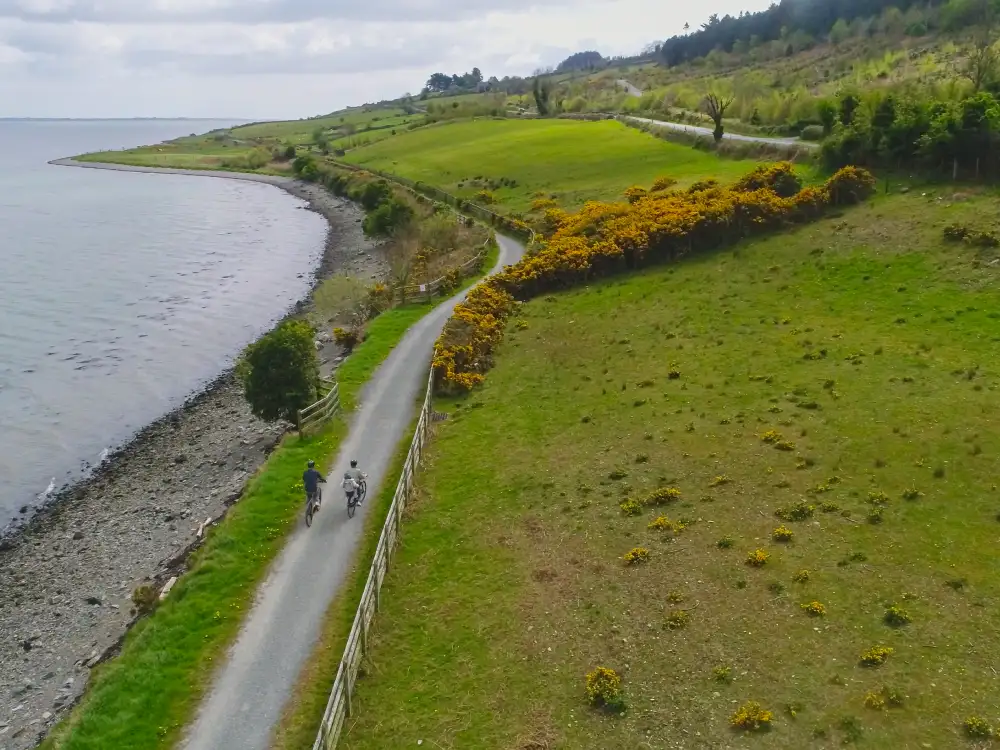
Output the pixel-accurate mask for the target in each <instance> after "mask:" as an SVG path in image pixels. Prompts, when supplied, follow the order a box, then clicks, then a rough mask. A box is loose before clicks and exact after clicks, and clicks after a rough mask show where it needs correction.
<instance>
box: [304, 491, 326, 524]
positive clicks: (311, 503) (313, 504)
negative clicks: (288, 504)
mask: <svg viewBox="0 0 1000 750" xmlns="http://www.w3.org/2000/svg"><path fill="white" fill-rule="evenodd" d="M322 499H323V491H322V490H321V489H320V488H319V487H317V488H316V491H315V492H310V493H308V495H307V496H306V526H307V527H308V526H312V524H313V516H314V515H315V514H316V508H317V507H318V506H319V504H320V501H321V500H322Z"/></svg>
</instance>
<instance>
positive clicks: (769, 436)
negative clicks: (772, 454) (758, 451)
mask: <svg viewBox="0 0 1000 750" xmlns="http://www.w3.org/2000/svg"><path fill="white" fill-rule="evenodd" d="M760 439H761V440H763V441H764V442H765V443H768V444H769V445H774V444H775V443H777V442H780V441H782V440H784V439H785V436H784V435H782V434H781V433H780V432H778V431H777V430H768V431H767V432H763V433H761V436H760Z"/></svg>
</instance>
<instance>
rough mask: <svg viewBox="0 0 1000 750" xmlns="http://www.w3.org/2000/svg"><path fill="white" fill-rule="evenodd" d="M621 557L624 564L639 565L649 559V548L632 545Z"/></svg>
mask: <svg viewBox="0 0 1000 750" xmlns="http://www.w3.org/2000/svg"><path fill="white" fill-rule="evenodd" d="M622 559H623V560H624V561H625V564H626V565H641V564H642V563H644V562H648V561H649V550H648V549H646V548H645V547H633V548H632V549H630V550H629V551H628V552H626V553H625V554H624V556H623V557H622Z"/></svg>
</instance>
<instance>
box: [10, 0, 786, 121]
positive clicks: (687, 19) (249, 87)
mask: <svg viewBox="0 0 1000 750" xmlns="http://www.w3.org/2000/svg"><path fill="white" fill-rule="evenodd" d="M769 4H770V0H711V2H709V3H704V4H702V3H688V2H679V1H678V0H590V1H588V2H580V1H574V0H505V2H503V3H500V2H495V1H494V2H487V0H353V1H352V2H345V1H344V0H0V117H219V118H246V119H279V118H282V119H293V118H299V117H309V116H312V115H315V114H320V113H326V112H331V111H334V110H337V109H340V108H342V107H345V106H350V105H357V104H363V103H366V102H374V101H378V100H380V99H391V98H395V97H398V96H401V95H402V94H404V93H417V92H419V90H420V88H421V87H422V86H423V84H424V82H425V81H426V80H427V77H428V76H429V75H430V74H431V73H433V72H437V71H439V72H443V73H449V74H450V73H463V72H465V71H467V70H471V69H472V68H473V67H479V68H480V70H482V72H483V74H484V75H485V76H486V77H489V76H492V75H495V76H498V77H500V78H502V77H503V76H505V75H529V74H530V73H531V72H532V71H534V70H536V69H538V68H540V67H547V66H550V65H556V64H557V63H558V62H559V61H560V60H562V59H564V58H565V57H566V56H568V55H569V54H571V53H573V52H579V51H581V50H587V49H596V50H598V51H599V52H601V53H602V54H604V55H605V56H611V55H627V54H635V53H637V52H639V51H640V50H641V49H642V48H643V47H644V46H646V45H647V44H649V43H651V42H655V41H658V40H662V39H665V38H667V37H670V36H672V35H673V34H677V33H681V30H682V28H683V26H684V24H685V23H690V24H691V26H692V27H696V26H697V25H698V24H700V23H701V22H702V21H704V20H705V19H706V18H707V17H708V15H709V14H710V13H718V14H720V15H724V14H726V13H732V14H736V13H738V12H739V11H741V10H761V9H763V8H765V7H767V6H768V5H769Z"/></svg>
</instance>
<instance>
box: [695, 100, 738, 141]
mask: <svg viewBox="0 0 1000 750" xmlns="http://www.w3.org/2000/svg"><path fill="white" fill-rule="evenodd" d="M734 101H736V97H735V96H733V95H731V94H730V95H721V94H716V93H714V92H710V93H708V94H706V95H705V99H704V102H703V106H704V108H705V112H706V113H707V114H708V116H709V117H711V118H712V122H714V123H715V130H714V131H713V132H712V137H713V138H715V142H716V143H718V142H719V141H721V140H722V136H723V134H724V133H725V130H724V128H723V127H722V118H724V117H725V116H726V111H727V110H728V109H729V108H730V107H731V106H732V105H733V102H734Z"/></svg>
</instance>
